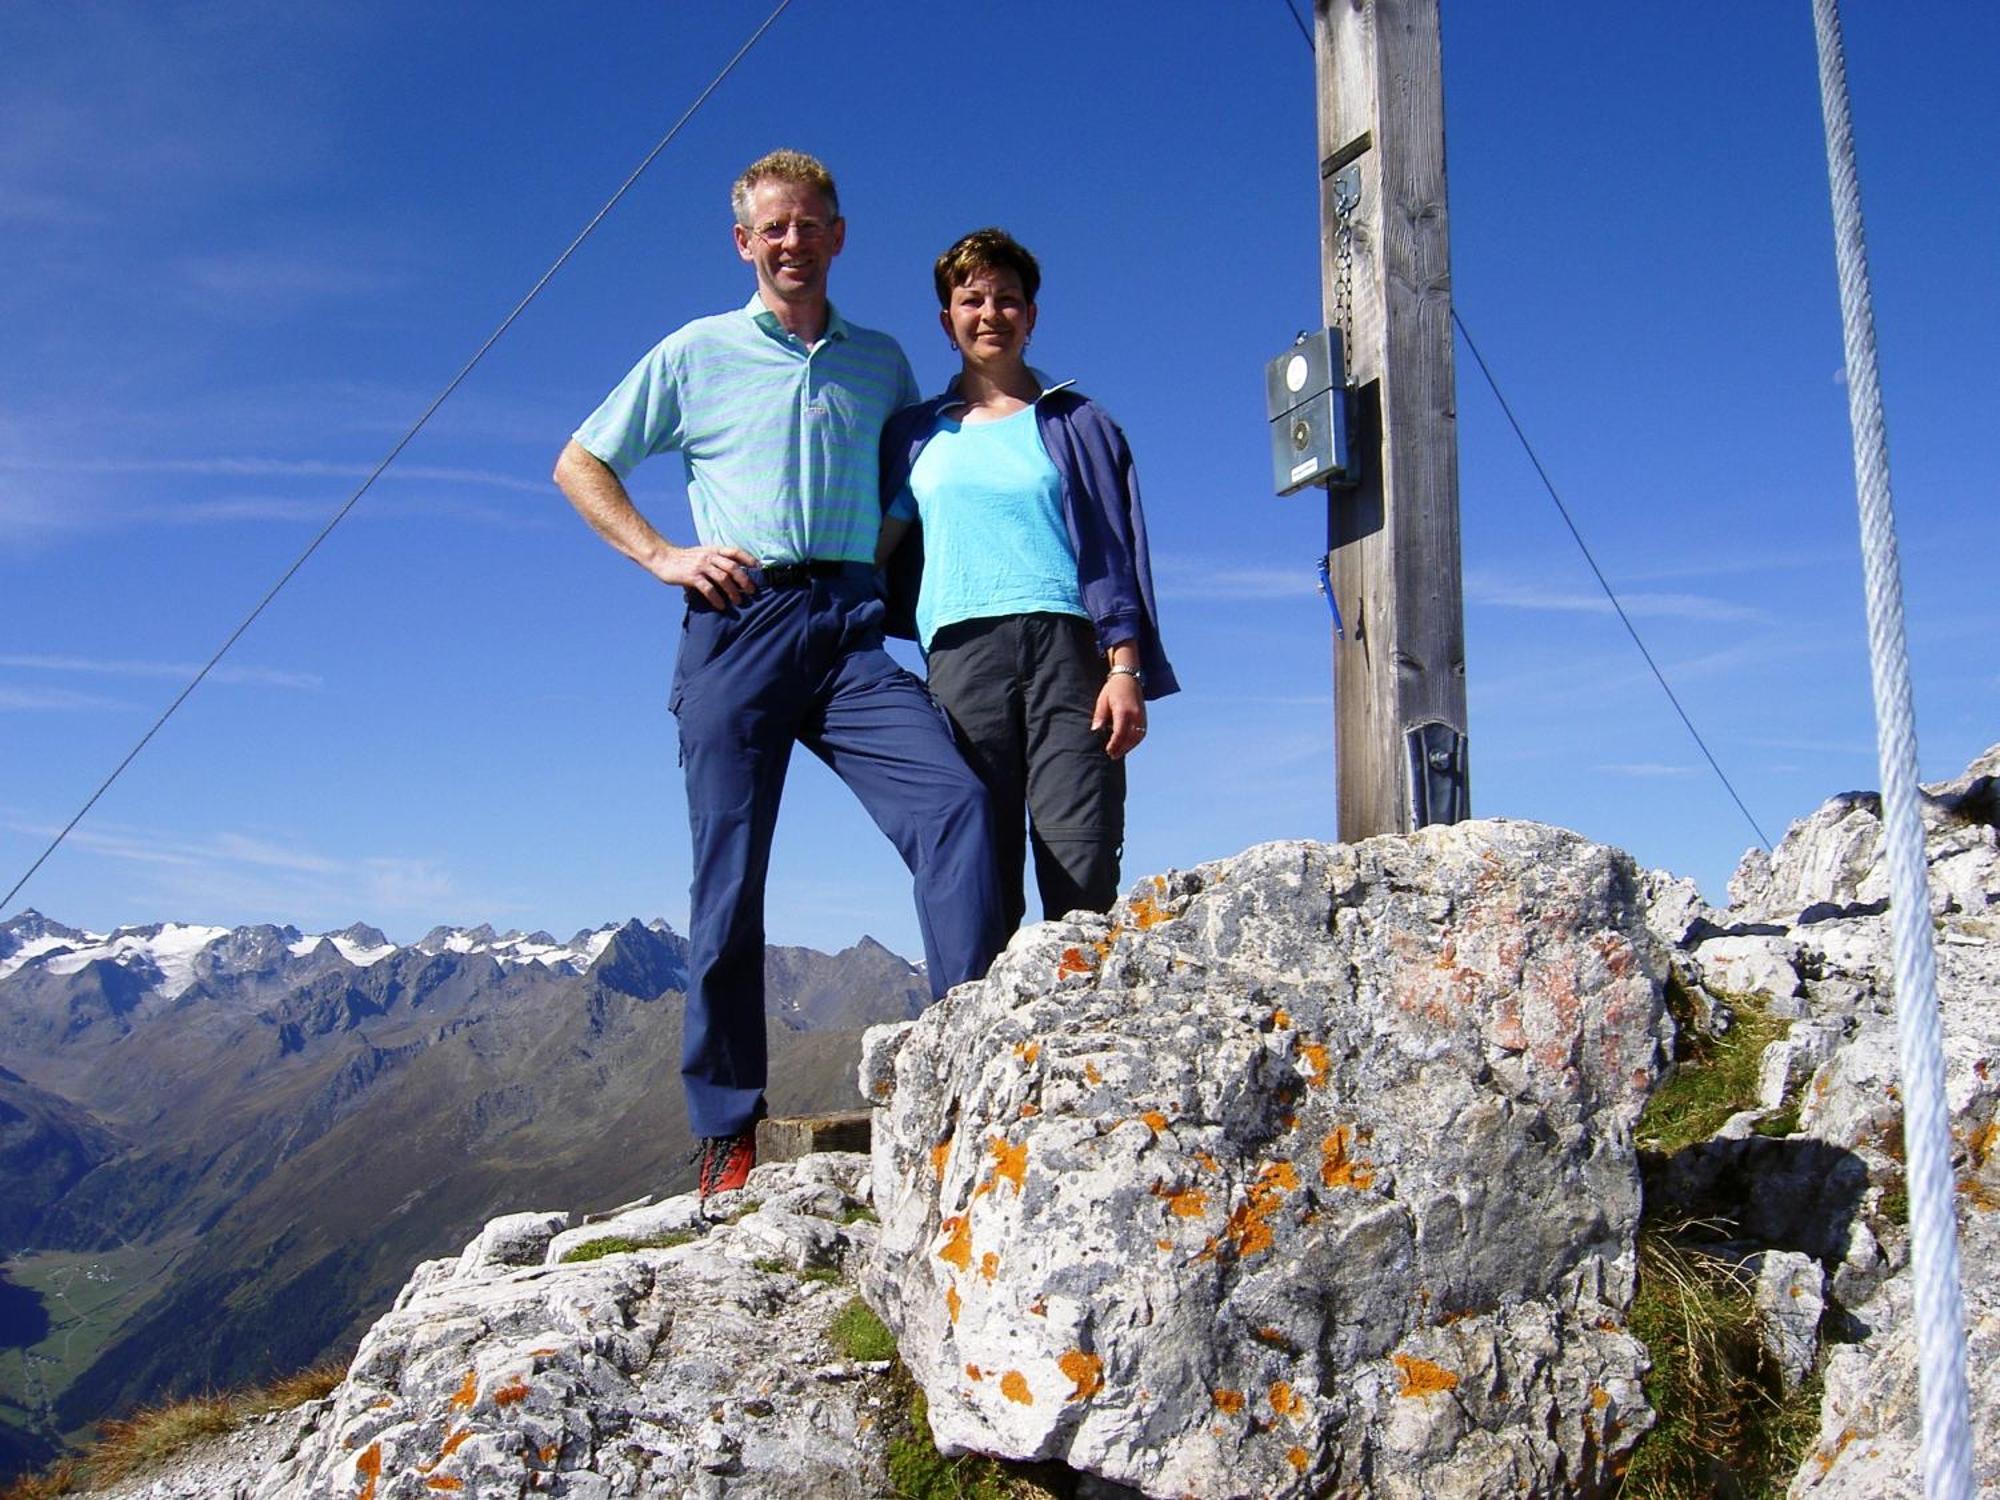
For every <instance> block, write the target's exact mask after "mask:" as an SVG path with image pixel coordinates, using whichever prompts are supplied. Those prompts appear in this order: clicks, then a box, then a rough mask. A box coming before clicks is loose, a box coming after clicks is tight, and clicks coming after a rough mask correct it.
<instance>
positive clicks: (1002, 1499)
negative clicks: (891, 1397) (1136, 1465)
mask: <svg viewBox="0 0 2000 1500" xmlns="http://www.w3.org/2000/svg"><path fill="white" fill-rule="evenodd" d="M896 1380H897V1383H898V1386H899V1387H900V1388H901V1389H903V1390H904V1391H905V1392H906V1395H905V1398H904V1401H903V1403H902V1405H903V1411H904V1421H903V1423H902V1424H901V1430H900V1431H898V1432H897V1433H896V1434H895V1435H894V1436H893V1437H891V1438H890V1439H889V1485H890V1488H891V1489H892V1490H893V1491H894V1492H895V1494H896V1495H897V1497H898V1500H1062V1497H1064V1496H1069V1495H1073V1494H1074V1493H1075V1486H1074V1484H1073V1483H1072V1482H1070V1481H1073V1480H1074V1477H1075V1476H1074V1475H1073V1474H1072V1473H1070V1472H1069V1471H1067V1470H1063V1469H1062V1468H1061V1466H1060V1465H1056V1464H1038V1465H1026V1464H1010V1463H1003V1462H1001V1461H1000V1460H999V1459H995V1458H988V1457H987V1456H986V1455H985V1454H983V1453H964V1454H960V1455H959V1456H958V1457H957V1458H946V1457H945V1456H944V1455H943V1454H942V1453H940V1452H938V1450H937V1440H936V1439H935V1438H933V1437H932V1436H931V1423H930V1404H929V1403H928V1402H926V1401H925V1400H924V1393H923V1391H922V1390H921V1389H920V1388H919V1387H918V1386H917V1383H916V1382H915V1381H913V1380H911V1379H910V1377H909V1374H908V1372H907V1371H905V1370H904V1369H903V1368H902V1367H901V1366H900V1365H899V1366H897V1368H896ZM1044 1479H1047V1480H1049V1481H1050V1483H1048V1484H1044V1483H1043V1482H1041V1481H1042V1480H1044Z"/></svg>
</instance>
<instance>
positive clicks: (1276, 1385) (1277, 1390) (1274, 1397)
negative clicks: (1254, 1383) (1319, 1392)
mask: <svg viewBox="0 0 2000 1500" xmlns="http://www.w3.org/2000/svg"><path fill="white" fill-rule="evenodd" d="M1269 1394H1270V1397H1271V1410H1272V1411H1274V1412H1276V1413H1277V1414H1278V1415H1279V1416H1281V1417H1302V1416H1304V1415H1305V1410H1306V1404H1305V1402H1303V1401H1301V1400H1300V1399H1299V1393H1298V1392H1297V1391H1295V1390H1293V1389H1292V1388H1291V1386H1290V1385H1289V1384H1288V1383H1287V1382H1285V1381H1282V1380H1274V1381H1272V1382H1271V1389H1270V1392H1269Z"/></svg>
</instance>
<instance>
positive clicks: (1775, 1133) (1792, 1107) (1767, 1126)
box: [1753, 1089, 1804, 1139]
mask: <svg viewBox="0 0 2000 1500" xmlns="http://www.w3.org/2000/svg"><path fill="white" fill-rule="evenodd" d="M1803 1096H1804V1090H1803V1089H1795V1090H1793V1091H1792V1092H1791V1093H1789V1094H1787V1095H1785V1102H1784V1103H1783V1104H1782V1105H1780V1106H1779V1107H1778V1108H1777V1109H1776V1110H1774V1111H1773V1112H1772V1113H1770V1114H1768V1115H1766V1116H1764V1118H1763V1119H1761V1120H1759V1121H1758V1122H1757V1123H1756V1125H1755V1126H1754V1127H1753V1128H1754V1129H1755V1131H1756V1133H1757V1134H1758V1135H1767V1136H1772V1137H1774V1138H1779V1139H1782V1138H1783V1137H1785V1136H1788V1135H1792V1134H1794V1133H1796V1132H1797V1130H1798V1128H1799V1106H1800V1105H1801V1104H1802V1103H1803V1102H1804V1099H1803Z"/></svg>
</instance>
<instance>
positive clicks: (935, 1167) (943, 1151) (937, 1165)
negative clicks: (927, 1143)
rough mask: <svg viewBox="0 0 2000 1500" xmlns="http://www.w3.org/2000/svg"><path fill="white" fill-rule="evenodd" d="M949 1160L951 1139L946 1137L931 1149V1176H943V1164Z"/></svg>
mask: <svg viewBox="0 0 2000 1500" xmlns="http://www.w3.org/2000/svg"><path fill="white" fill-rule="evenodd" d="M950 1159H951V1137H950V1136H946V1137H945V1138H944V1139H943V1140H941V1141H939V1142H938V1143H937V1144H936V1145H935V1146H933V1147H931V1176H933V1177H942V1176H944V1164H945V1163H946V1162H947V1161H949V1160H950Z"/></svg>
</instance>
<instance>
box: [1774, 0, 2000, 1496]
mask: <svg viewBox="0 0 2000 1500" xmlns="http://www.w3.org/2000/svg"><path fill="white" fill-rule="evenodd" d="M1813 25H1814V29H1815V31H1816V32H1817V34H1818V37H1819V88H1820V104H1821V107H1822V109H1823V110H1824V112H1825V115H1826V160H1827V171H1828V174H1829V175H1830V176H1831V178H1832V181H1833V227H1834V252H1835V256H1836V258H1837V260H1838V262H1839V266H1840V308H1841V323H1842V327H1843V331H1844V333H1845V336H1846V341H1847V413H1848V420H1849V422H1850V424H1851V425H1852V426H1853V429H1854V480H1855V486H1856V489H1857V491H1858V493H1859V502H1860V510H1861V554H1862V568H1863V573H1864V576H1865V578H1866V581H1867V591H1868V655H1869V661H1870V665H1871V667H1872V669H1873V671H1874V677H1875V723H1876V744H1877V750H1878V754H1879V756H1880V760H1881V773H1882V834H1883V842H1884V845H1885V849H1886V852H1887V855H1888V862H1889V922H1890V933H1891V937H1892V939H1893V943H1894V952H1895V965H1896V1032H1897V1041H1898V1045H1899V1050H1900V1054H1901V1064H1902V1091H1903V1146H1904V1152H1905V1157H1906V1168H1905V1170H1906V1172H1907V1174H1908V1181H1909V1194H1910V1271H1911V1277H1912V1279H1913V1280H1914V1282H1915V1284H1916V1312H1917V1379H1918V1391H1919V1396H1920V1401H1921V1407H1922V1415H1923V1439H1922V1448H1921V1452H1922V1460H1923V1474H1924V1493H1925V1494H1926V1495H1927V1496H1928V1497H1930V1500H1972V1425H1971V1421H1970V1418H1969V1416H1968V1407H1967V1400H1966V1386H1965V1305H1964V1302H1963V1300H1962V1298H1961V1296H1960V1293H1959V1283H1958V1222H1957V1218H1956V1213H1957V1204H1956V1201H1955V1195H1954V1189H1953V1185H1952V1178H1951V1116H1950V1113H1949V1111H1948V1109H1947V1108H1946V1105H1945V1095H1944V1038H1943V1025H1942V1022H1941V1020H1940V1018H1939V1014H1938V998H1937V968H1936V962H1935V959H1934V957H1933V954H1932V950H1931V925H1930V896H1929V887H1928V883H1927V881H1926V878H1925V874H1926V863H1925V859H1924V833H1923V825H1922V822H1921V820H1920V819H1919V817H1918V814H1917V738H1916V729H1915V714H1914V712H1913V710H1912V708H1911V703H1910V675H1909V655H1908V651H1907V649H1906V647H1905V644H1904V640H1903V586H1902V572H1901V565H1900V563H1899V562H1898V560H1897V555H1896V518H1895V512H1894V507H1893V504H1892V502H1891V499H1890V494H1889V445H1888V438H1887V436H1886V435H1885V433H1884V430H1883V425H1882V388H1881V384H1880V381H1879V379H1878V376H1877V373H1876V368H1875V313H1874V307H1873V302H1872V299H1871V298H1870V295H1869V290H1868V250H1867V246H1866V244H1865V243H1864V242H1863V239H1862V225H1861V186H1860V181H1859V177H1858V175H1857V173H1856V170H1855V164H1854V131H1853V125H1852V122H1851V121H1850V120H1849V118H1848V112H1847V61H1846V54H1845V49H1844V48H1843V45H1842V42H1841V31H1840V6H1839V0H1813Z"/></svg>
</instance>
